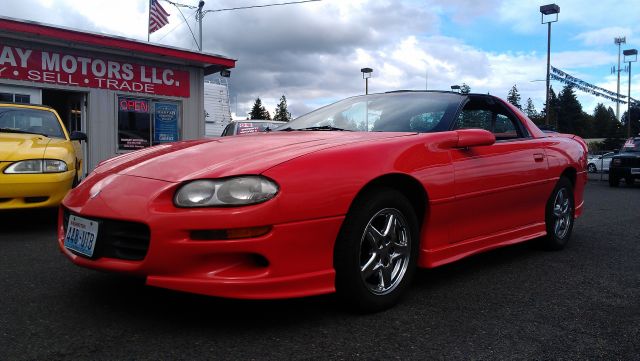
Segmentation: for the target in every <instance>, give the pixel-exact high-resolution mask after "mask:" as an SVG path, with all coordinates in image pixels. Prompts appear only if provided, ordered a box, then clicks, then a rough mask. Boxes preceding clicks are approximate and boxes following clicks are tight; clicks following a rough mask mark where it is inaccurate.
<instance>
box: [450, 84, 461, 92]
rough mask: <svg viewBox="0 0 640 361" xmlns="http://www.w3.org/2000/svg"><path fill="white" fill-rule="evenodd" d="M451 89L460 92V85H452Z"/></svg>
mask: <svg viewBox="0 0 640 361" xmlns="http://www.w3.org/2000/svg"><path fill="white" fill-rule="evenodd" d="M451 91H458V93H460V85H452V86H451Z"/></svg>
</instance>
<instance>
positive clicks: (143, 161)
mask: <svg viewBox="0 0 640 361" xmlns="http://www.w3.org/2000/svg"><path fill="white" fill-rule="evenodd" d="M412 134H414V133H367V132H303V131H293V132H276V133H258V134H251V135H242V136H233V137H222V138H215V139H201V140H195V141H183V142H177V143H172V144H166V145H159V146H155V147H151V148H147V149H143V150H140V151H136V152H133V153H129V154H125V155H122V156H119V157H116V158H112V159H110V160H108V161H106V162H103V163H101V164H100V165H99V166H98V168H96V170H95V171H96V173H118V174H121V175H129V176H137V177H144V178H151V179H158V180H163V181H168V182H181V181H184V180H187V179H195V178H215V177H225V176H232V175H239V174H259V173H262V172H264V171H265V170H267V169H269V168H271V167H273V166H275V165H277V164H280V163H282V162H286V161H287V160H290V159H293V158H296V157H299V156H302V155H305V154H308V153H312V152H316V151H319V150H322V149H326V148H332V147H336V146H341V145H345V144H350V143H357V142H368V141H375V140H379V139H385V138H394V137H400V136H408V135H412Z"/></svg>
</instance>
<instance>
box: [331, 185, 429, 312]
mask: <svg viewBox="0 0 640 361" xmlns="http://www.w3.org/2000/svg"><path fill="white" fill-rule="evenodd" d="M419 243H420V240H419V232H418V221H417V217H416V214H415V211H414V209H413V207H412V206H411V203H410V202H409V201H408V200H407V198H406V197H405V196H404V195H403V194H402V193H400V192H398V191H396V190H394V189H390V188H375V189H371V190H369V191H368V192H367V193H365V194H363V195H362V196H360V197H359V199H357V200H356V201H355V203H354V205H353V206H352V207H351V209H350V211H349V213H348V214H347V217H346V219H345V221H344V224H343V226H342V229H341V231H340V235H339V236H338V239H337V241H336V246H335V250H334V267H335V270H336V291H337V293H338V296H339V297H340V298H341V299H342V301H343V302H344V303H346V304H347V305H348V306H350V307H351V308H353V309H355V310H357V311H359V312H377V311H382V310H384V309H387V308H389V307H391V306H393V305H394V304H396V303H397V302H398V300H399V299H400V297H401V296H402V294H403V293H404V291H405V289H406V288H407V287H408V285H409V284H410V282H411V279H412V277H413V274H414V273H415V269H416V263H417V259H418V250H419Z"/></svg>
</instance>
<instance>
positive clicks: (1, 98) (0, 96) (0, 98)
mask: <svg viewBox="0 0 640 361" xmlns="http://www.w3.org/2000/svg"><path fill="white" fill-rule="evenodd" d="M0 102H8V103H13V94H11V93H0Z"/></svg>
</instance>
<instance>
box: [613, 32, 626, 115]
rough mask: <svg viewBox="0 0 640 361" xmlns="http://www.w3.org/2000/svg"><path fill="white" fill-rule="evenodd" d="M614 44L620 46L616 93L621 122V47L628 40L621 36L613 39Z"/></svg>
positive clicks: (617, 111)
mask: <svg viewBox="0 0 640 361" xmlns="http://www.w3.org/2000/svg"><path fill="white" fill-rule="evenodd" d="M613 42H614V43H615V44H616V45H618V69H616V73H618V91H617V92H616V119H618V121H620V51H621V49H620V46H621V45H622V44H626V43H627V38H626V37H624V36H621V37H618V38H615V39H613Z"/></svg>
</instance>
